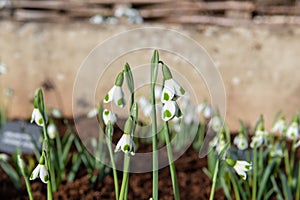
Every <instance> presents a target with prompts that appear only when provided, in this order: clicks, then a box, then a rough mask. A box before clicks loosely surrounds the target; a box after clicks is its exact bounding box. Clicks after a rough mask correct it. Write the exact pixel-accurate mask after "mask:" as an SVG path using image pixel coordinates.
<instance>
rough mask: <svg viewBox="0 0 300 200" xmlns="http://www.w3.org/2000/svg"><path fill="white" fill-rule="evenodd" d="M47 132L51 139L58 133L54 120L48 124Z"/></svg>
mask: <svg viewBox="0 0 300 200" xmlns="http://www.w3.org/2000/svg"><path fill="white" fill-rule="evenodd" d="M47 133H48V136H49V138H50V139H54V138H55V137H56V135H57V134H58V130H57V127H56V125H55V124H54V123H53V122H50V123H49V125H48V126H47Z"/></svg>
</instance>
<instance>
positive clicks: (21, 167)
mask: <svg viewBox="0 0 300 200" xmlns="http://www.w3.org/2000/svg"><path fill="white" fill-rule="evenodd" d="M18 166H19V169H20V171H21V173H22V175H23V177H24V180H25V184H26V189H27V193H28V196H29V200H33V196H32V191H31V187H30V182H29V180H28V177H27V176H26V174H25V170H24V168H23V166H21V165H18Z"/></svg>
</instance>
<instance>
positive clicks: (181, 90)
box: [179, 87, 185, 95]
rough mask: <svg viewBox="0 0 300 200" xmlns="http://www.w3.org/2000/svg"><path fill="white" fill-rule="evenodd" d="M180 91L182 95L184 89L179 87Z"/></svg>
mask: <svg viewBox="0 0 300 200" xmlns="http://www.w3.org/2000/svg"><path fill="white" fill-rule="evenodd" d="M179 90H180V93H181V94H182V95H184V93H185V90H184V89H183V88H182V87H180V89H179Z"/></svg>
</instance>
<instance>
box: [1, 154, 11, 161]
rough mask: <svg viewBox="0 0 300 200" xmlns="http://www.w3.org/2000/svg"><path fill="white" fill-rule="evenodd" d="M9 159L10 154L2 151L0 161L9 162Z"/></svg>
mask: <svg viewBox="0 0 300 200" xmlns="http://www.w3.org/2000/svg"><path fill="white" fill-rule="evenodd" d="M8 160H9V156H8V155H7V154H5V153H0V161H4V162H7V161H8Z"/></svg>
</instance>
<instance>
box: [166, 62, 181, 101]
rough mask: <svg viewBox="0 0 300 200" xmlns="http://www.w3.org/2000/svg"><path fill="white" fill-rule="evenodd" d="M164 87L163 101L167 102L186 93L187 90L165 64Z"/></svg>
mask: <svg viewBox="0 0 300 200" xmlns="http://www.w3.org/2000/svg"><path fill="white" fill-rule="evenodd" d="M162 70H163V77H164V80H165V81H164V83H165V84H164V88H163V90H162V94H161V102H162V103H166V102H168V101H171V100H175V99H176V98H177V97H181V96H183V95H184V93H185V90H184V89H183V88H182V87H181V86H180V85H179V84H178V83H177V82H176V81H175V80H174V79H173V77H172V74H171V72H170V70H169V68H168V67H167V66H166V65H164V64H163V66H162Z"/></svg>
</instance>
